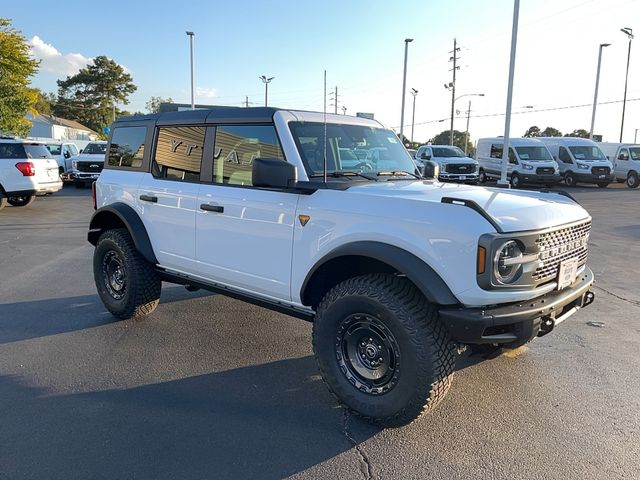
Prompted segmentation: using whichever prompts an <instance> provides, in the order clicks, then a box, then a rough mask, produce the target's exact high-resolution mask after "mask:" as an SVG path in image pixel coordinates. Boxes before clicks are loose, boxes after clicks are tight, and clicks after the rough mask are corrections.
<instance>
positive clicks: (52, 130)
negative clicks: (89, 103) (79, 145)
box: [27, 113, 99, 142]
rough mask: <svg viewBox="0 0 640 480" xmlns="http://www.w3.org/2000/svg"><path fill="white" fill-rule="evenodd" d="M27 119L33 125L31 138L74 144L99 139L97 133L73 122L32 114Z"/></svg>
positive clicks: (30, 133) (51, 116) (30, 132)
mask: <svg viewBox="0 0 640 480" xmlns="http://www.w3.org/2000/svg"><path fill="white" fill-rule="evenodd" d="M27 119H28V120H29V121H30V122H32V123H33V125H32V126H31V130H29V135H28V137H29V138H34V139H40V138H43V139H45V138H46V139H54V140H61V141H72V142H73V141H77V140H79V141H80V142H89V141H92V140H97V139H98V138H99V135H98V133H97V132H94V131H93V130H91V129H90V128H88V127H85V126H84V125H82V124H80V123H78V122H74V121H73V120H67V119H65V118H60V117H55V116H53V115H40V114H38V115H32V114H31V113H28V114H27Z"/></svg>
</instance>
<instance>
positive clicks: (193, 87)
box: [186, 32, 196, 110]
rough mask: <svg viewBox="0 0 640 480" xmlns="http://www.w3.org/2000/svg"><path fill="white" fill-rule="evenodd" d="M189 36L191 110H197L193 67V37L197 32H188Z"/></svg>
mask: <svg viewBox="0 0 640 480" xmlns="http://www.w3.org/2000/svg"><path fill="white" fill-rule="evenodd" d="M186 33H187V35H188V37H189V44H190V46H191V110H195V109H196V103H195V96H194V92H195V86H194V83H193V82H194V80H193V77H194V69H193V37H195V35H196V34H195V33H193V32H186Z"/></svg>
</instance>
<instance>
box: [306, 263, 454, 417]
mask: <svg viewBox="0 0 640 480" xmlns="http://www.w3.org/2000/svg"><path fill="white" fill-rule="evenodd" d="M360 315H362V316H364V317H365V318H367V319H372V320H375V322H376V325H377V326H378V325H379V324H381V325H383V326H384V328H386V329H387V331H386V332H385V333H386V334H387V335H388V336H389V337H390V338H392V339H393V340H394V341H395V344H394V348H395V347H398V352H399V355H398V356H397V360H398V361H397V363H396V364H395V367H396V368H395V369H394V374H393V378H392V380H391V382H394V381H395V383H393V384H391V383H389V384H388V385H389V387H388V388H387V390H386V391H382V392H380V391H378V392H375V393H372V392H367V387H366V385H363V384H362V383H360V380H361V379H359V378H358V377H357V376H355V377H354V375H353V370H352V367H351V366H352V365H354V363H353V362H355V361H356V360H359V358H358V356H357V355H353V356H354V357H355V358H354V359H350V358H347V357H346V356H345V355H342V353H341V352H344V350H343V349H342V348H343V345H344V341H343V338H344V337H343V335H344V333H342V334H341V331H342V332H344V329H345V324H346V325H348V322H349V321H350V319H353V318H354V317H355V318H356V319H357V318H358V317H359V316H360ZM378 328H380V327H379V326H378ZM365 337H366V335H365ZM356 338H357V336H356ZM359 341H360V340H357V342H359ZM365 341H366V340H365ZM359 345H361V343H359ZM313 349H314V353H315V358H316V361H317V364H318V368H319V369H320V373H321V375H322V378H323V379H324V381H325V383H326V384H327V386H328V388H329V390H330V391H331V392H332V393H333V394H334V395H335V397H336V398H337V399H338V400H339V401H340V402H342V403H343V404H344V405H346V406H347V407H348V408H349V409H350V410H351V411H353V412H354V413H355V414H357V415H359V416H361V417H363V418H365V419H367V420H369V421H371V422H373V423H375V424H377V425H380V426H383V427H398V426H402V425H406V424H408V423H411V422H412V421H413V420H415V419H416V418H418V417H419V416H420V415H422V414H423V413H424V412H430V411H432V410H433V409H434V408H435V407H436V406H437V405H438V403H440V401H441V400H442V399H443V398H444V397H445V395H446V394H447V392H448V390H449V387H450V386H451V381H452V378H453V371H454V368H455V346H454V344H453V343H452V341H451V339H450V337H449V335H448V332H447V331H446V329H445V327H444V326H443V324H442V323H441V322H440V321H439V318H438V311H437V308H436V307H435V306H434V305H431V304H430V303H429V302H427V300H426V299H425V298H424V296H423V295H422V294H421V293H420V291H419V290H418V289H417V288H416V287H415V286H414V285H413V284H412V283H411V282H410V281H409V280H408V279H407V278H405V277H397V276H395V275H391V274H370V275H363V276H360V277H355V278H352V279H349V280H345V281H344V282H342V283H340V284H338V285H336V286H335V287H334V288H332V289H331V290H330V291H329V292H328V293H327V294H326V295H325V297H324V298H323V299H322V301H321V303H320V305H319V307H318V310H317V314H316V317H315V320H314V324H313ZM400 358H401V359H402V361H400V360H399V359H400ZM341 362H342V365H341ZM347 362H349V363H347ZM389 364H391V362H389ZM360 368H362V364H360ZM349 375H351V379H350V378H349ZM358 384H359V388H358V387H357V386H356V385H358ZM365 384H366V382H365Z"/></svg>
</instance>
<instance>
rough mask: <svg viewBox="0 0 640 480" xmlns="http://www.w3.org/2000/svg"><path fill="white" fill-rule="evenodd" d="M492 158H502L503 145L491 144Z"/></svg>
mask: <svg viewBox="0 0 640 480" xmlns="http://www.w3.org/2000/svg"><path fill="white" fill-rule="evenodd" d="M491 158H502V145H501V144H495V143H492V144H491Z"/></svg>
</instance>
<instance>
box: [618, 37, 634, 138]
mask: <svg viewBox="0 0 640 480" xmlns="http://www.w3.org/2000/svg"><path fill="white" fill-rule="evenodd" d="M620 31H621V32H622V33H624V34H625V35H626V36H627V37H629V50H628V52H627V73H626V75H625V77H624V99H623V100H622V121H621V122H620V143H622V132H624V112H625V109H626V107H627V81H628V80H629V60H630V59H631V40H633V30H632V29H630V28H629V27H625V28H621V29H620Z"/></svg>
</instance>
